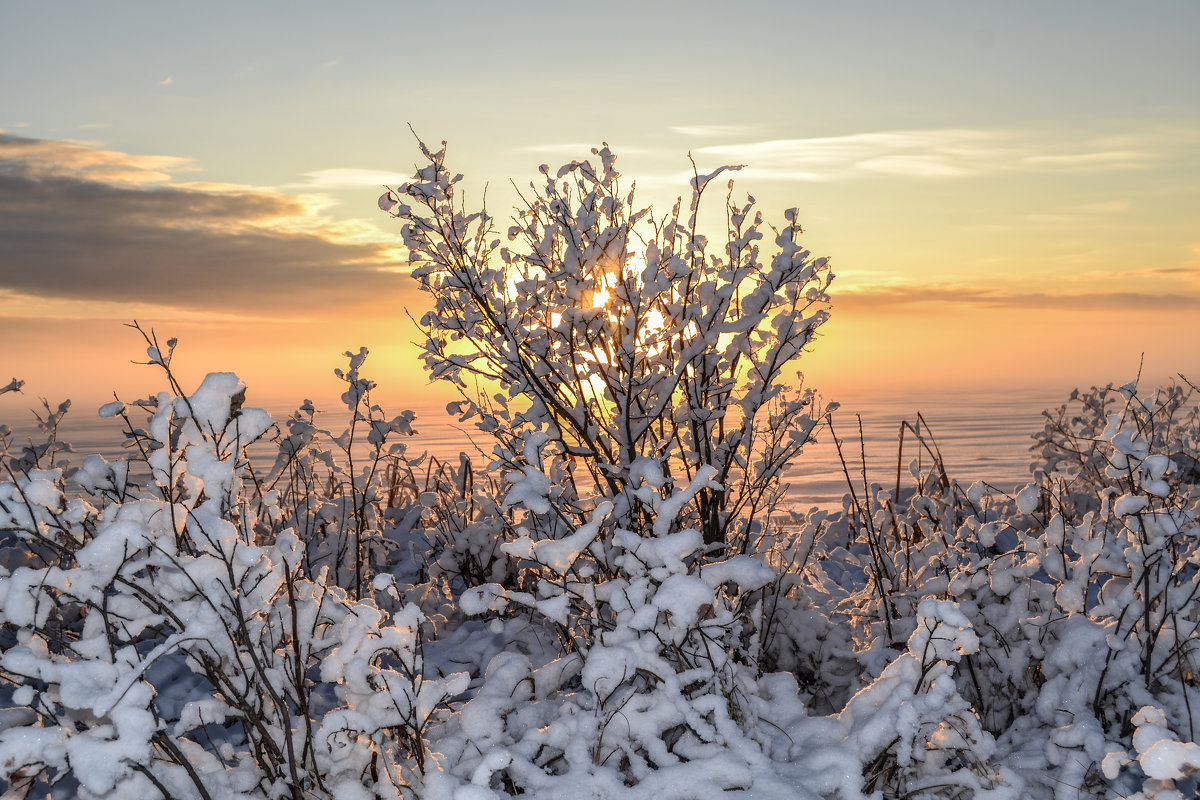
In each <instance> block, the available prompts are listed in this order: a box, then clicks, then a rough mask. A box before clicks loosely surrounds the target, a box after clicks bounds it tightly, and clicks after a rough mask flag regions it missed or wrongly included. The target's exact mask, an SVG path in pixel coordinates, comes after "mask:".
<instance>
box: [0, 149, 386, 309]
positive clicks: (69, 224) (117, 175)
mask: <svg viewBox="0 0 1200 800" xmlns="http://www.w3.org/2000/svg"><path fill="white" fill-rule="evenodd" d="M191 169H194V165H193V164H192V162H190V161H189V160H187V159H181V158H175V157H171V156H141V155H132V154H128V153H121V152H116V151H112V150H105V149H102V148H99V147H95V146H90V145H86V144H83V143H80V142H70V141H56V140H38V139H23V138H18V137H15V136H12V135H0V291H5V292H8V293H10V294H15V295H18V296H22V297H41V298H51V299H55V300H67V301H108V302H112V303H128V304H151V305H158V306H169V307H180V308H186V309H193V310H214V311H218V312H222V313H225V312H228V313H240V314H254V315H268V316H269V315H271V314H287V315H289V316H294V315H296V314H297V313H302V312H304V311H305V310H306V309H307V310H309V311H311V310H313V309H319V308H321V307H322V306H329V305H330V304H337V303H339V302H345V301H347V300H350V299H360V298H362V297H371V296H376V297H378V296H383V295H385V294H386V293H388V292H389V291H392V290H394V289H395V288H396V286H397V280H398V277H397V275H396V274H395V271H396V270H398V269H399V268H400V266H401V262H400V259H399V258H398V253H397V252H396V251H395V249H394V246H395V242H394V240H393V239H391V238H390V237H389V238H385V237H383V236H382V235H381V234H379V233H378V232H377V231H375V230H374V229H373V228H371V227H370V226H369V225H367V224H365V223H353V222H338V221H334V220H331V219H329V218H327V217H325V216H324V215H323V214H322V211H323V209H324V207H325V206H326V205H327V203H328V200H327V199H325V198H322V197H319V196H312V195H291V194H285V193H283V192H280V191H278V190H275V189H267V188H261V187H253V186H240V185H230V184H202V183H191V184H189V183H185V182H177V181H175V179H174V175H175V174H176V173H185V172H187V171H189V170H191Z"/></svg>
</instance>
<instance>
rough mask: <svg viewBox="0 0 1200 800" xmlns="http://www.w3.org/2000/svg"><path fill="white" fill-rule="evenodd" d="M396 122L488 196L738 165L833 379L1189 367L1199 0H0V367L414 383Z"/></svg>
mask: <svg viewBox="0 0 1200 800" xmlns="http://www.w3.org/2000/svg"><path fill="white" fill-rule="evenodd" d="M410 124H411V125H412V127H413V128H414V129H415V131H416V132H417V133H418V134H419V135H420V136H422V137H425V138H426V140H427V141H429V142H437V141H439V140H442V139H445V140H447V141H448V142H449V158H448V161H449V163H450V165H451V167H452V168H453V169H457V170H458V171H460V172H463V173H465V174H466V176H467V181H466V183H467V185H468V187H469V189H470V191H471V192H472V196H473V197H478V196H479V195H480V194H481V193H482V190H483V188H484V187H485V186H487V187H488V203H489V207H490V208H491V210H492V211H493V213H495V214H497V215H498V216H501V217H505V216H507V214H506V213H504V212H505V211H506V210H507V209H508V208H510V207H511V206H512V205H513V202H514V201H515V192H514V190H513V188H512V184H511V183H510V181H515V182H516V183H517V185H520V186H524V185H528V183H529V182H530V181H531V180H533V179H534V178H536V177H537V172H536V170H537V166H538V165H539V164H541V163H545V162H548V163H551V164H558V163H562V162H564V161H568V160H572V159H576V158H582V157H584V156H586V155H587V153H588V149H589V148H590V147H593V146H597V145H599V144H600V142H601V141H607V142H608V143H610V145H611V146H612V148H613V149H614V150H615V151H616V152H617V153H618V154H619V156H620V160H619V168H620V169H621V171H622V173H623V174H624V176H625V178H626V179H627V180H634V179H635V180H637V183H638V187H639V194H640V196H641V197H642V199H643V200H645V201H646V202H650V203H652V204H653V205H655V207H656V208H657V207H669V203H670V202H671V200H672V199H673V198H674V197H675V196H676V195H677V194H679V193H680V192H683V191H685V190H686V180H687V177H688V175H689V174H690V166H689V164H688V161H687V154H688V152H689V151H690V152H691V153H692V155H693V157H694V158H695V160H696V163H697V164H698V165H699V166H700V167H701V168H702V169H704V168H715V167H717V166H719V165H722V164H727V163H744V164H746V165H748V166H747V168H746V169H745V170H743V171H742V172H741V173H739V174H738V176H737V185H738V190H739V192H742V193H749V194H752V195H754V196H755V197H756V198H757V199H758V201H759V204H760V208H761V209H762V210H763V211H764V213H765V214H766V216H767V218H768V219H771V220H775V221H781V220H782V214H783V210H784V209H785V208H787V207H790V206H797V207H798V208H799V209H800V211H801V214H800V218H801V220H802V221H803V222H804V225H805V228H806V230H807V231H808V242H807V244H808V247H809V248H810V249H811V250H812V251H813V252H814V253H815V254H818V255H828V256H830V257H832V259H833V265H834V272H835V273H836V274H837V279H836V280H835V282H834V285H833V288H832V294H833V296H834V309H833V321H832V322H830V323H829V325H828V326H827V327H826V328H825V336H824V338H822V339H821V340H820V341H819V342H818V343H817V346H816V348H815V350H814V351H813V353H812V354H811V356H810V357H809V358H808V359H807V361H806V363H807V365H808V366H807V373H808V376H809V381H810V383H812V384H815V385H817V386H818V387H820V388H822V389H823V390H824V392H825V393H826V394H827V395H829V396H831V397H833V398H837V397H838V396H839V395H845V396H848V397H855V396H868V395H875V396H878V395H885V394H888V393H902V392H913V391H923V390H936V389H947V388H953V389H958V390H971V391H977V390H982V391H989V390H997V391H1002V390H1009V389H1018V388H1019V389H1027V388H1036V389H1039V390H1043V389H1047V390H1049V391H1051V392H1052V393H1055V394H1057V393H1063V394H1065V393H1066V392H1068V391H1069V390H1070V389H1071V388H1072V387H1073V386H1076V385H1091V384H1095V383H1106V382H1108V381H1117V382H1125V381H1127V380H1130V379H1131V378H1132V377H1133V376H1134V374H1135V373H1136V371H1137V369H1138V363H1139V359H1140V357H1141V355H1142V354H1143V353H1144V357H1145V372H1146V375H1147V379H1148V380H1152V381H1160V380H1162V379H1164V378H1165V377H1167V376H1170V375H1172V374H1174V373H1176V372H1183V373H1185V374H1187V375H1188V376H1189V377H1191V378H1192V379H1193V380H1194V381H1196V380H1200V335H1198V333H1200V3H1195V2H1182V1H1181V2H1162V3H1152V2H1148V3H1130V2H1101V1H1098V0H1087V1H1086V2H1050V3H1047V2H1018V3H974V2H971V3H962V2H920V3H917V2H914V3H894V2H869V3H868V2H848V3H829V2H825V3H807V2H794V3H792V2H774V3H768V2H742V3H729V2H722V3H710V2H690V3H653V2H645V0H642V2H606V3H602V4H586V5H585V4H576V3H567V2H562V1H561V0H559V2H512V3H504V4H501V3H490V2H454V3H450V2H446V3H422V4H416V3H407V2H392V3H386V4H384V3H353V4H336V5H335V4H329V3H310V2H289V3H254V4H246V3H241V2H238V3H223V2H211V0H210V1H208V2H203V3H189V4H180V3H150V2H144V3H140V2H139V3H133V2H126V3H81V2H80V3H72V2H56V3H16V2H3V3H0V334H2V335H3V341H4V346H3V356H2V360H0V372H2V375H0V383H4V382H7V379H8V378H9V377H11V376H16V377H18V378H22V379H24V380H25V381H26V388H25V396H24V397H21V398H19V399H18V400H17V401H15V402H16V403H17V406H19V407H22V408H24V407H28V406H29V405H30V404H31V403H32V402H33V400H34V398H36V397H40V396H45V397H47V398H48V399H50V400H52V401H55V402H57V401H58V400H60V399H63V398H65V397H71V398H73V399H75V400H76V401H77V402H81V403H99V402H103V401H104V400H105V399H107V398H111V392H112V391H113V390H117V391H118V392H120V393H121V394H122V396H123V397H133V396H138V395H142V394H145V393H147V392H149V391H152V390H157V389H159V388H162V387H161V383H160V382H159V380H158V377H157V376H155V375H153V374H152V373H151V372H150V371H149V369H148V368H146V367H139V366H136V365H133V364H131V363H130V362H131V360H138V359H139V357H140V356H141V354H142V353H143V352H144V347H143V346H142V345H141V344H140V342H139V340H138V338H137V337H136V335H135V334H134V333H133V332H132V331H130V330H129V329H127V328H125V327H123V323H125V322H128V321H130V320H132V319H137V320H139V321H140V322H142V323H143V324H144V325H145V326H147V327H153V328H154V329H156V330H157V331H158V333H159V334H160V336H161V337H162V338H164V339H165V338H167V337H169V336H175V337H178V338H179V339H180V342H181V343H180V349H179V353H178V356H177V358H178V364H179V365H180V367H181V368H182V371H183V373H184V375H185V377H187V378H188V379H190V380H193V381H196V380H198V379H199V377H200V376H202V375H203V373H204V372H207V371H214V370H234V371H236V372H238V373H239V374H241V375H242V376H243V378H245V379H246V380H247V382H248V383H249V384H250V387H251V394H252V399H254V400H255V401H256V402H258V403H261V404H266V405H278V404H281V403H294V402H298V401H299V400H300V399H302V398H304V397H312V398H313V399H315V400H318V401H324V402H326V403H332V402H333V401H334V400H335V398H336V396H337V394H338V393H339V392H340V390H339V389H338V384H337V382H336V380H335V379H334V378H333V377H332V375H331V370H332V369H333V368H334V367H336V366H339V365H340V363H341V361H342V359H341V358H340V353H341V352H342V351H344V350H347V349H354V350H357V349H358V347H359V346H361V345H365V346H367V347H369V348H371V351H372V354H373V355H372V359H373V361H372V363H373V365H374V369H373V370H371V373H372V374H373V375H374V376H375V377H376V378H377V380H379V381H380V383H381V384H382V386H383V389H384V391H385V393H386V394H387V396H388V397H389V398H394V402H393V405H395V406H402V405H404V404H405V403H406V402H408V403H411V404H413V405H415V404H417V402H418V399H420V398H424V397H425V393H426V392H427V391H428V390H427V389H426V388H425V379H424V376H423V373H422V372H421V369H420V367H419V365H418V364H417V362H416V361H415V359H414V358H413V355H412V353H413V349H412V347H411V345H410V342H411V341H412V340H414V339H416V338H417V335H418V334H417V331H416V330H415V328H414V327H413V325H412V324H411V322H409V319H408V317H407V316H406V313H405V310H406V309H408V310H410V311H411V312H412V313H413V315H414V316H418V317H419V316H420V313H421V312H422V311H423V300H422V298H421V296H420V293H419V292H418V291H417V290H416V289H415V285H414V282H413V281H412V280H411V278H409V277H408V276H407V275H406V274H405V255H404V252H403V250H402V248H401V247H400V246H399V235H398V229H397V227H396V224H395V223H392V222H391V221H390V220H389V219H388V218H387V217H386V216H384V215H383V214H381V213H380V212H379V211H378V209H377V208H376V205H375V201H376V198H377V197H378V195H379V194H380V192H381V191H382V185H384V184H391V185H395V184H397V183H399V182H401V181H403V180H404V178H405V177H407V176H408V175H410V174H411V171H412V168H413V166H414V164H415V163H416V162H417V160H418V156H419V153H418V149H417V146H416V144H415V141H414V139H413V136H412V134H411V133H410V131H409V129H408V126H409V125H410ZM714 233H719V232H714ZM409 398H412V399H411V400H410V399H409ZM12 402H13V401H12V398H11V396H6V405H5V406H4V408H10V407H12Z"/></svg>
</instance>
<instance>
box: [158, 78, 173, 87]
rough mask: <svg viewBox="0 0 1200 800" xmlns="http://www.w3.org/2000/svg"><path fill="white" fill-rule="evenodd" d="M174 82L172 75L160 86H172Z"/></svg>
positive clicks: (164, 79)
mask: <svg viewBox="0 0 1200 800" xmlns="http://www.w3.org/2000/svg"><path fill="white" fill-rule="evenodd" d="M174 82H175V79H174V78H172V77H171V76H170V75H168V76H167V77H165V78H163V79H162V80H161V81H159V82H158V85H159V86H170V85H171V84H172V83H174Z"/></svg>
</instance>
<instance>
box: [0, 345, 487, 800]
mask: <svg viewBox="0 0 1200 800" xmlns="http://www.w3.org/2000/svg"><path fill="white" fill-rule="evenodd" d="M147 340H148V342H149V344H150V347H149V349H148V355H149V363H151V364H154V365H157V366H158V367H159V368H161V369H162V370H163V371H164V374H165V375H166V377H167V382H168V385H169V386H170V387H171V391H163V392H160V393H158V394H157V395H156V396H155V397H153V398H151V399H150V401H148V402H146V403H144V404H142V405H141V407H142V408H144V410H145V411H146V412H148V414H149V419H148V420H147V421H146V422H145V427H141V426H140V425H139V424H138V422H137V421H135V417H136V416H137V412H136V408H135V409H133V410H131V409H130V408H127V407H126V406H125V405H124V404H123V403H121V402H120V401H115V402H113V403H109V404H106V405H105V406H104V407H103V408H102V409H101V415H102V416H108V417H113V416H121V417H122V418H123V419H124V421H125V423H126V425H127V426H128V427H129V433H130V440H131V443H132V450H133V452H132V455H131V457H130V458H128V459H121V460H118V461H116V462H108V461H106V460H105V459H103V458H100V457H99V456H90V457H88V458H86V459H84V461H83V463H82V465H81V466H80V468H79V469H78V470H77V471H75V472H74V475H73V478H69V477H68V476H67V474H66V473H65V472H64V470H63V469H61V468H58V467H52V468H48V469H39V468H35V467H32V466H30V467H27V468H26V467H24V466H23V465H21V462H20V460H19V459H17V460H16V463H17V465H18V467H17V468H14V467H13V465H12V464H11V463H10V464H9V465H8V468H9V469H10V470H11V471H12V472H11V473H10V474H11V475H12V478H13V479H12V480H10V481H9V482H6V483H3V484H0V528H2V529H4V530H5V531H6V533H7V535H9V536H12V537H14V538H15V540H16V547H17V548H18V549H22V550H23V551H24V553H25V558H24V559H23V562H24V563H20V560H17V559H10V560H9V562H8V565H9V567H12V568H11V569H9V568H8V567H5V568H4V569H3V571H2V573H0V626H2V628H3V632H2V635H3V636H4V638H5V647H4V650H3V653H2V654H0V681H2V682H3V685H4V690H3V691H4V695H5V696H6V697H7V698H9V699H10V702H11V704H12V706H13V708H11V709H10V710H9V711H7V712H6V713H5V715H4V726H3V729H0V770H2V772H3V780H4V781H5V782H6V783H7V787H8V790H9V791H10V792H12V793H13V796H31V795H33V794H35V793H37V794H42V795H43V796H45V795H48V794H51V793H53V794H55V795H59V796H60V795H61V794H63V793H66V792H69V793H70V794H71V795H72V796H78V797H81V798H101V797H109V798H115V797H147V798H150V797H160V796H161V797H164V798H189V799H191V798H203V799H204V800H209V799H211V798H264V799H265V798H293V799H294V800H300V798H306V799H307V798H322V797H323V798H343V797H360V796H361V797H378V798H402V797H403V798H414V797H417V796H420V794H421V791H422V789H421V787H422V783H423V775H424V773H425V771H426V770H427V768H428V767H429V765H430V756H429V752H428V749H427V748H426V745H425V735H426V728H427V726H428V723H429V720H430V718H431V716H433V715H434V714H435V713H436V712H437V711H438V709H439V708H440V707H441V706H442V705H443V703H444V702H445V701H446V700H447V698H449V697H452V696H454V695H457V694H458V693H459V692H461V691H462V690H463V689H464V688H466V681H467V676H466V675H465V674H462V673H459V674H444V673H439V674H434V675H430V674H428V672H427V669H426V665H425V659H424V641H423V640H424V636H425V631H424V621H423V614H422V612H421V611H420V610H419V609H418V608H417V607H416V606H415V605H413V604H411V603H403V602H402V601H401V600H400V598H399V597H398V594H397V593H396V592H395V589H394V587H393V586H392V581H391V576H390V575H387V574H383V575H372V574H370V572H369V571H368V570H369V568H370V564H369V563H366V562H364V564H363V566H362V567H361V569H362V570H363V571H364V573H365V574H362V576H361V577H362V583H361V584H360V583H359V582H358V581H357V580H356V581H355V582H354V583H352V584H351V585H350V586H349V587H346V588H343V587H342V586H339V585H338V583H337V582H336V580H335V579H334V577H333V575H334V573H335V571H334V570H331V569H330V568H329V566H328V565H320V566H318V567H317V568H316V569H315V570H314V569H310V567H311V566H312V562H311V561H310V560H309V559H308V555H307V553H306V548H305V544H304V543H303V542H302V541H301V540H300V539H299V537H298V535H297V530H296V529H295V528H294V527H292V525H291V524H290V520H292V519H295V515H294V514H293V513H292V511H294V509H292V510H289V509H287V508H285V507H281V504H280V497H281V496H287V495H288V492H281V491H280V489H281V488H282V487H280V486H278V485H277V486H276V488H269V489H264V486H263V483H262V480H261V478H260V477H259V476H257V475H256V474H255V472H254V470H253V469H252V466H251V463H250V461H249V459H248V457H247V448H248V447H249V446H250V445H252V444H254V443H255V442H260V441H261V440H262V439H263V437H264V436H265V435H266V434H267V433H268V432H269V431H270V430H271V429H272V426H273V420H272V419H271V417H270V415H268V414H267V413H266V412H265V411H263V410H261V409H256V408H251V407H248V406H246V405H245V386H244V384H243V383H242V382H241V381H240V380H239V379H238V378H237V376H235V375H233V374H232V373H213V374H210V375H208V376H207V377H206V378H205V379H204V381H203V382H202V383H201V385H200V386H199V387H198V388H196V389H195V390H194V391H192V392H184V391H182V389H181V387H180V386H179V383H178V381H177V380H176V379H175V375H174V372H173V371H172V369H171V364H170V362H171V358H172V355H173V351H174V345H175V343H174V341H171V342H169V343H168V345H167V348H166V349H163V348H161V347H159V345H158V343H157V340H156V339H154V337H153V334H152V333H151V334H147ZM360 363H361V362H360ZM356 367H357V365H352V372H353V370H354V369H355V368H356ZM355 377H357V376H355ZM354 385H359V386H361V384H354ZM352 388H353V385H352ZM352 399H353V400H354V402H355V403H357V397H355V398H352ZM364 417H365V420H358V424H363V423H364V422H365V423H367V424H370V431H371V433H376V432H378V437H377V438H378V439H379V440H382V439H384V438H386V436H385V434H386V432H388V431H390V430H392V429H393V428H394V427H395V426H394V425H393V424H392V422H391V421H389V420H387V419H386V418H385V417H383V416H381V415H377V414H376V413H375V412H374V410H373V409H372V410H370V411H369V412H368V413H365V414H364ZM409 418H410V415H401V417H400V418H398V419H400V420H401V425H406V424H407V420H408V419H409ZM352 424H353V423H352ZM368 440H369V442H370V443H371V444H372V446H374V442H375V439H374V438H372V436H371V434H370V433H369V434H368ZM294 445H295V442H294V441H293V440H291V439H287V438H285V439H284V440H283V441H282V442H281V447H286V448H288V453H287V456H286V458H285V459H284V460H285V462H288V460H289V459H294V457H295V456H296V453H297V449H296V448H295V447H294ZM347 445H349V437H347ZM288 463H290V462H288ZM131 464H136V468H135V467H131ZM292 466H293V468H294V467H295V464H293V465H292ZM280 474H281V475H282V474H283V473H280ZM298 474H299V475H300V476H301V477H303V475H304V474H305V473H304V472H303V471H301V472H300V473H298ZM135 475H144V476H145V477H144V478H138V477H135ZM277 477H278V476H277ZM69 482H73V483H74V484H76V485H77V486H78V487H79V489H81V490H82V494H81V493H80V491H78V490H73V488H72V487H71V486H70V485H69ZM373 486H374V484H373V483H371V482H370V481H366V480H365V481H364V482H363V483H361V484H357V485H356V488H355V490H353V492H351V493H350V494H349V498H346V497H342V498H341V499H342V500H345V499H353V500H354V503H357V504H358V505H353V504H352V505H351V506H350V507H346V506H345V505H339V503H338V500H339V498H337V497H328V496H327V497H326V498H324V499H322V497H321V492H322V491H323V490H325V489H327V488H328V485H326V484H318V485H313V486H311V487H309V490H310V491H311V492H312V493H313V494H314V495H315V496H314V501H315V503H316V504H317V506H318V507H322V506H324V505H325V503H326V502H329V503H330V504H331V505H330V507H331V508H332V509H333V510H334V511H338V509H343V510H344V511H345V512H346V513H347V514H349V512H350V511H353V510H355V509H358V510H361V509H362V508H363V506H362V505H361V503H362V502H363V501H361V500H357V499H355V498H357V497H358V495H356V494H354V492H360V493H367V495H366V497H367V500H366V502H367V503H368V504H370V503H374V502H375V501H376V498H375V497H374V495H373V494H371V493H372V492H374V491H375V490H374V489H373V488H372V487H373ZM334 488H336V487H334ZM339 513H341V512H339ZM334 516H336V514H334ZM371 519H373V518H371ZM372 524H373V523H372ZM351 530H352V529H351ZM355 577H356V579H357V577H358V576H357V575H356V576H355ZM360 586H361V587H362V589H361V591H360V589H359V587H360ZM356 593H361V595H362V597H360V598H356V597H354V594H356Z"/></svg>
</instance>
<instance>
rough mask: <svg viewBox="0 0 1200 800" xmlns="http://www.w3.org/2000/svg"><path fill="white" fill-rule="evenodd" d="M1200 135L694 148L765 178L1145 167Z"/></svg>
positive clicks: (996, 135)
mask: <svg viewBox="0 0 1200 800" xmlns="http://www.w3.org/2000/svg"><path fill="white" fill-rule="evenodd" d="M1198 140H1200V137H1198V136H1197V134H1196V133H1195V132H1189V131H1152V132H1147V133H1144V134H1141V135H1138V136H1124V137H1117V138H1114V137H1106V138H1095V139H1072V140H1064V139H1063V138H1062V137H1061V136H1054V135H1049V134H1040V133H1037V132H1034V131H1016V130H1013V131H1003V130H987V129H972V128H937V129H927V130H901V131H881V132H874V133H855V134H848V135H844V136H825V137H813V138H804V139H773V140H769V141H758V142H741V143H728V144H720V145H709V146H706V147H701V148H698V149H697V150H696V151H695V154H696V155H697V156H698V157H700V156H704V157H708V158H713V159H719V160H724V161H729V162H731V163H745V164H747V165H748V170H747V172H748V173H751V172H752V173H753V174H754V175H755V177H756V178H758V179H767V180H789V181H793V180H833V179H848V178H853V177H856V176H857V177H865V176H868V175H894V176H897V177H905V178H917V179H950V178H958V177H963V176H970V175H985V174H997V173H1003V172H1047V171H1053V172H1064V171H1101V170H1127V169H1144V168H1148V167H1151V166H1154V165H1155V164H1157V163H1160V162H1161V161H1163V159H1166V158H1169V157H1172V156H1175V155H1178V153H1180V152H1185V151H1195V150H1196V149H1197V145H1198Z"/></svg>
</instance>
